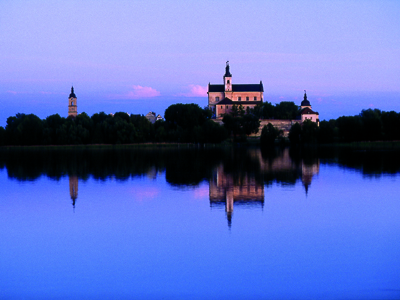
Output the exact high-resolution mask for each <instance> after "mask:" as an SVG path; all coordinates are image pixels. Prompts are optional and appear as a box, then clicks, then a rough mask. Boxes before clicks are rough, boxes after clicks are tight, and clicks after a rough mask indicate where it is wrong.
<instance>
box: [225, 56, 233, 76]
mask: <svg viewBox="0 0 400 300" xmlns="http://www.w3.org/2000/svg"><path fill="white" fill-rule="evenodd" d="M224 77H232V74H231V72H229V60H228V61H227V62H226V67H225V75H224Z"/></svg>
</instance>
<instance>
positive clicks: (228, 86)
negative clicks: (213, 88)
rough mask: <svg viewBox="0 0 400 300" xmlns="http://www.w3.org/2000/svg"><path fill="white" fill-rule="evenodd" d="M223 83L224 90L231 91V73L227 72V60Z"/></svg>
mask: <svg viewBox="0 0 400 300" xmlns="http://www.w3.org/2000/svg"><path fill="white" fill-rule="evenodd" d="M224 84H225V92H232V74H231V72H229V60H228V61H227V62H226V67H225V75H224Z"/></svg>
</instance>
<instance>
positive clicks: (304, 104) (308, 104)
mask: <svg viewBox="0 0 400 300" xmlns="http://www.w3.org/2000/svg"><path fill="white" fill-rule="evenodd" d="M301 106H311V104H310V101H308V100H307V93H306V91H305V90H304V100H303V101H301Z"/></svg>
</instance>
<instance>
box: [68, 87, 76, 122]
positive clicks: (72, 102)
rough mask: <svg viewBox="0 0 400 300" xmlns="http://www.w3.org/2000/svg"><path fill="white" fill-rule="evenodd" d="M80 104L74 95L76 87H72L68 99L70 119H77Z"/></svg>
mask: <svg viewBox="0 0 400 300" xmlns="http://www.w3.org/2000/svg"><path fill="white" fill-rule="evenodd" d="M77 108H78V103H77V101H76V96H75V93H74V87H71V94H69V98H68V117H72V118H75V117H76V115H77V114H78V110H77Z"/></svg>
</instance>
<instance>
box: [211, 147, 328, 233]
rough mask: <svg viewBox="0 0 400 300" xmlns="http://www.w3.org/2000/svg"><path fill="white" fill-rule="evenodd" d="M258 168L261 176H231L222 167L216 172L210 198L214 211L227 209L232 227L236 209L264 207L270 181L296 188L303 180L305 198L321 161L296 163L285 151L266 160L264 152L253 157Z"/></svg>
mask: <svg viewBox="0 0 400 300" xmlns="http://www.w3.org/2000/svg"><path fill="white" fill-rule="evenodd" d="M252 156H253V157H252V158H253V159H255V160H256V161H257V162H258V163H259V165H260V169H259V173H258V174H257V175H256V174H254V173H244V174H236V173H234V174H230V173H226V172H225V170H224V165H223V164H220V165H219V166H218V167H217V168H216V169H215V170H214V171H213V176H212V178H211V180H210V183H209V197H210V205H211V208H214V207H215V208H218V207H223V206H225V212H226V218H227V221H228V226H229V227H231V225H232V215H233V209H234V206H235V207H239V208H253V207H255V208H257V207H258V208H260V209H263V207H264V187H265V186H266V185H267V186H268V183H269V184H270V183H271V182H279V183H281V184H292V185H294V184H295V183H296V182H297V181H298V180H301V182H302V185H303V187H304V190H305V193H306V196H307V195H308V190H309V186H310V185H311V182H312V179H313V176H314V175H317V174H318V173H319V165H320V162H319V159H315V160H314V161H312V162H311V163H310V162H308V163H305V162H304V161H303V160H301V161H299V162H295V161H293V160H292V159H291V158H290V156H289V150H288V149H285V150H283V151H282V152H281V153H280V155H279V156H277V157H274V158H271V159H267V160H265V159H263V158H262V156H261V152H259V151H256V152H254V153H253V154H252Z"/></svg>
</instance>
